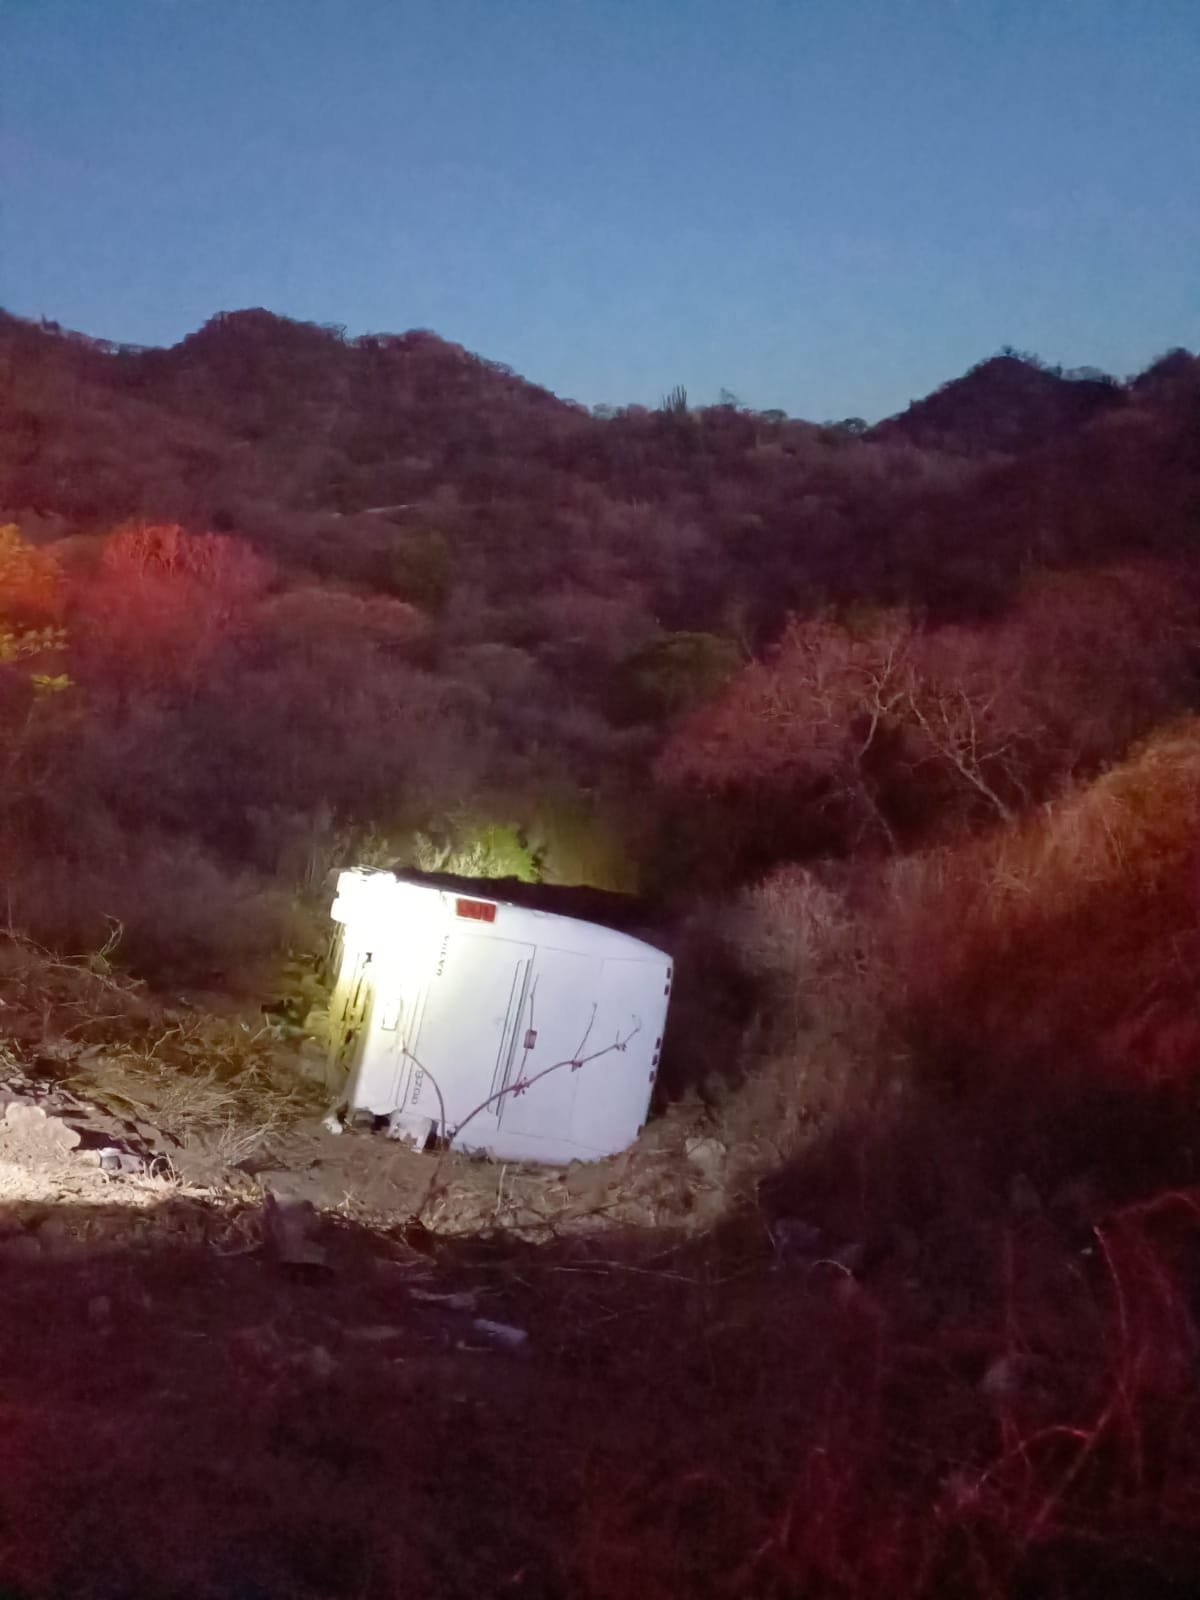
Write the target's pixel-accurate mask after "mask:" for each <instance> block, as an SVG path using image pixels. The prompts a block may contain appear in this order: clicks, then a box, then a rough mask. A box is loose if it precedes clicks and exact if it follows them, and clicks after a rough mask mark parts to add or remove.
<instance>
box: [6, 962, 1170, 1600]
mask: <svg viewBox="0 0 1200 1600" xmlns="http://www.w3.org/2000/svg"><path fill="white" fill-rule="evenodd" d="M303 1066H304V1056H303V1044H302V1041H301V1040H300V1039H299V1038H298V1037H297V1036H296V1035H295V1034H294V1032H289V1031H288V1030H286V1029H280V1028H279V1027H276V1026H273V1025H269V1024H268V1023H267V1022H265V1021H264V1019H263V1018H262V1017H261V1016H256V1015H254V1014H252V1013H249V1014H247V1013H241V1012H238V1011H237V1010H236V1009H229V1010H227V1011H226V1012H224V1013H222V1014H218V1013H217V1012H216V1011H215V1010H214V1009H212V1008H211V1007H209V1006H205V1005H202V1004H199V1003H197V1002H196V1000H195V999H194V998H193V999H192V1000H188V1001H183V1000H177V1001H175V1002H172V1003H170V1004H168V1003H167V1002H166V1001H164V1000H162V999H161V998H159V999H152V998H151V997H149V996H148V995H147V994H146V993H145V992H144V991H142V990H141V989H139V988H138V987H137V986H134V985H130V984H128V983H127V982H125V981H124V980H122V979H120V978H118V977H117V976H115V975H114V974H112V973H111V972H109V971H107V970H105V969H100V970H92V969H89V968H82V967H78V966H71V965H70V964H64V963H59V962H53V961H50V960H49V959H48V958H46V957H45V956H44V954H42V953H40V952H36V951H33V950H31V949H30V948H28V947H26V946H21V945H18V944H14V943H12V942H11V941H10V942H9V943H8V944H7V945H5V944H4V943H3V942H2V941H0V1287H2V1290H3V1293H2V1297H0V1425H2V1429H3V1432H2V1434H0V1439H2V1441H3V1443H2V1445H0V1597H2V1600H41V1597H47V1596H49V1597H58V1596H63V1597H78V1600H275V1597H278V1596H286V1597H289V1600H292V1597H294V1600H343V1597H345V1600H395V1597H397V1596H404V1597H410V1596H411V1597H413V1600H458V1597H462V1600H467V1597H471V1600H483V1597H493V1596H496V1597H505V1596H511V1597H515V1600H626V1597H634V1600H758V1597H762V1600H826V1597H828V1600H866V1597H868V1596H870V1597H872V1600H874V1597H876V1596H885V1595H886V1596H895V1597H897V1600H918V1597H921V1600H957V1597H960V1596H961V1597H962V1600H975V1597H979V1600H1003V1597H1008V1596H1013V1597H1019V1600H1074V1597H1076V1596H1078V1597H1083V1596H1087V1597H1088V1600H1118V1597H1120V1600H1125V1597H1128V1596H1132V1595H1137V1596H1138V1597H1139V1600H1141V1597H1148V1600H1184V1597H1186V1596H1192V1595H1194V1594H1196V1593H1198V1592H1200V1510H1198V1509H1197V1501H1196V1493H1195V1488H1194V1485H1195V1484H1196V1483H1197V1482H1200V1444H1198V1443H1197V1441H1198V1440H1200V1398H1198V1392H1197V1388H1196V1382H1195V1373H1196V1371H1197V1370H1198V1368H1197V1361H1198V1360H1200V1354H1198V1352H1200V1338H1198V1336H1197V1335H1196V1331H1195V1329H1196V1319H1195V1317H1194V1315H1193V1312H1192V1310H1191V1309H1190V1302H1188V1301H1187V1300H1186V1299H1185V1298H1183V1296H1185V1295H1186V1294H1189V1293H1192V1292H1193V1287H1194V1285H1193V1279H1194V1278H1195V1274H1194V1273H1193V1272H1192V1268H1191V1265H1190V1262H1191V1260H1192V1257H1191V1256H1190V1255H1189V1254H1188V1252H1189V1251H1190V1250H1191V1249H1192V1245H1193V1243H1194V1233H1195V1228H1194V1223H1195V1212H1196V1209H1197V1207H1200V1199H1197V1200H1196V1204H1195V1206H1193V1205H1192V1202H1191V1201H1190V1200H1189V1199H1188V1197H1187V1196H1186V1195H1184V1196H1175V1195H1166V1196H1164V1197H1162V1199H1161V1201H1156V1202H1155V1204H1154V1206H1153V1207H1150V1208H1146V1207H1135V1208H1126V1209H1125V1210H1124V1211H1112V1210H1111V1208H1110V1210H1109V1211H1108V1212H1106V1211H1105V1202H1104V1200H1103V1197H1102V1196H1099V1195H1095V1194H1093V1193H1091V1192H1090V1191H1088V1190H1087V1188H1086V1186H1075V1187H1074V1188H1070V1189H1068V1190H1064V1194H1063V1196H1062V1197H1059V1198H1058V1199H1055V1198H1053V1197H1045V1196H1039V1195H1038V1194H1037V1193H1036V1190H1035V1186H1034V1185H1032V1184H1031V1183H1029V1182H1028V1180H1026V1181H1025V1183H1024V1184H1023V1185H1016V1186H1010V1185H1007V1184H1004V1185H1001V1186H996V1185H992V1186H991V1187H990V1188H989V1187H987V1183H986V1181H985V1179H986V1175H984V1176H981V1177H979V1183H980V1184H982V1185H983V1187H977V1188H976V1189H975V1190H974V1191H972V1198H971V1201H970V1206H969V1208H967V1207H965V1206H963V1205H962V1204H960V1203H958V1201H956V1200H955V1193H958V1194H959V1195H960V1197H961V1194H962V1193H963V1192H965V1191H954V1189H953V1185H951V1187H950V1190H949V1191H948V1193H949V1195H950V1203H949V1204H947V1203H945V1202H944V1201H943V1200H942V1199H938V1198H937V1197H936V1196H935V1197H934V1202H932V1203H931V1204H930V1205H929V1206H928V1207H926V1209H925V1210H924V1211H923V1212H921V1213H914V1214H913V1215H912V1216H911V1217H909V1218H908V1219H907V1221H906V1222H905V1224H904V1225H903V1226H901V1225H899V1224H898V1223H897V1222H896V1220H895V1218H894V1217H893V1216H892V1215H891V1214H890V1213H889V1211H888V1209H887V1207H885V1208H884V1210H883V1212H882V1213H880V1214H879V1216H877V1218H876V1224H877V1225H876V1226H875V1229H874V1232H872V1231H870V1229H869V1228H865V1227H864V1224H866V1223H867V1222H868V1221H869V1217H868V1213H867V1211H866V1210H864V1208H863V1206H862V1205H861V1203H860V1202H861V1200H862V1196H863V1194H864V1193H865V1190H864V1187H863V1174H864V1172H865V1171H867V1170H868V1169H867V1167H866V1166H865V1165H864V1160H865V1157H864V1150H863V1147H861V1146H855V1147H847V1148H843V1147H842V1146H841V1145H839V1144H838V1143H837V1141H836V1140H835V1141H833V1142H832V1143H831V1144H830V1145H829V1146H828V1148H827V1149H826V1150H825V1151H824V1153H823V1154H822V1152H821V1151H819V1150H817V1149H815V1148H814V1149H813V1150H811V1151H809V1152H807V1153H805V1154H804V1155H803V1157H802V1159H801V1161H800V1165H799V1167H798V1168H797V1169H796V1171H794V1172H793V1173H792V1174H791V1175H789V1174H787V1173H777V1174H776V1175H775V1180H774V1182H773V1184H769V1185H757V1186H756V1185H755V1184H754V1183H752V1182H751V1180H750V1169H749V1168H747V1169H746V1170H745V1171H743V1170H741V1169H739V1166H738V1160H739V1157H740V1155H741V1154H742V1152H738V1151H731V1150H729V1149H727V1148H726V1147H725V1145H724V1144H723V1143H722V1141H721V1139H720V1138H719V1137H717V1136H716V1132H715V1130H714V1129H713V1128H711V1127H706V1126H705V1125H704V1123H703V1119H702V1118H701V1117H700V1115H699V1113H698V1112H697V1111H696V1110H695V1109H691V1110H689V1109H686V1108H678V1107H677V1108H676V1109H674V1110H673V1111H671V1112H669V1113H667V1114H665V1115H662V1116H660V1117H658V1118H657V1119H656V1120H655V1121H653V1122H652V1123H651V1124H650V1125H649V1126H648V1127H647V1129H646V1130H645V1131H644V1133H643V1135H642V1137H641V1138H640V1139H639V1141H638V1143H637V1145H636V1146H635V1147H634V1148H633V1149H632V1150H631V1151H629V1152H627V1153H626V1154H625V1155H623V1156H621V1157H618V1158H615V1159H613V1160H611V1161H607V1162H601V1163H596V1164H594V1165H588V1166H582V1165H580V1166H574V1167H569V1168H567V1169H564V1170H548V1169H538V1168H533V1167H524V1166H517V1165H513V1164H497V1163H490V1162H478V1161H472V1160H468V1159H466V1158H462V1157H459V1156H446V1157H441V1156H438V1155H435V1154H416V1153H414V1152H412V1151H409V1150H406V1149H404V1148H403V1147H400V1146H397V1145H396V1144H394V1143H391V1142H389V1141H388V1140H386V1139H384V1138H383V1137H382V1136H380V1135H377V1134H374V1133H366V1132H363V1133H351V1132H346V1133H343V1134H341V1135H333V1134H331V1133H329V1132H328V1131H327V1130H326V1129H324V1128H323V1127H322V1125H321V1113H322V1111H323V1110H324V1105H323V1091H320V1090H318V1088H317V1087H315V1086H314V1085H313V1084H311V1083H309V1082H307V1081H306V1080H305V1078H304V1075H303V1070H302V1069H303ZM972 1148H973V1147H972ZM927 1149H928V1145H927V1142H926V1140H925V1136H924V1135H922V1137H921V1139H920V1140H918V1142H917V1143H916V1144H914V1145H911V1146H910V1145H907V1144H903V1143H901V1144H897V1145H895V1146H894V1148H893V1149H892V1150H891V1151H890V1152H889V1151H888V1150H887V1149H886V1148H884V1147H883V1146H882V1145H880V1146H878V1147H877V1148H876V1149H875V1150H874V1152H873V1153H872V1155H871V1164H872V1169H873V1170H879V1171H883V1170H885V1169H887V1168H888V1166H889V1164H890V1165H891V1167H893V1168H894V1169H895V1170H897V1171H898V1172H900V1173H903V1172H905V1171H908V1170H910V1169H911V1168H912V1166H913V1162H914V1159H916V1160H917V1161H918V1162H919V1161H920V1160H921V1159H922V1158H923V1155H924V1153H925V1152H926V1151H927ZM848 1158H849V1159H848ZM934 1172H935V1169H933V1168H931V1169H930V1171H929V1173H928V1174H927V1176H929V1177H932V1176H933V1175H934ZM922 1187H924V1188H928V1187H929V1185H928V1183H926V1184H924V1185H923V1186H922ZM772 1194H773V1195H774V1196H775V1198H774V1199H773V1200H772V1199H771V1198H770V1196H771V1195H772ZM1190 1285H1191V1286H1192V1287H1189V1286H1190Z"/></svg>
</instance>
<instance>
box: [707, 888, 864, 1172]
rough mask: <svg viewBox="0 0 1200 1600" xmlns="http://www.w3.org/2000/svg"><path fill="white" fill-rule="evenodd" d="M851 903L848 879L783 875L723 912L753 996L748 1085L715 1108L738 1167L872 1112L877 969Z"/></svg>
mask: <svg viewBox="0 0 1200 1600" xmlns="http://www.w3.org/2000/svg"><path fill="white" fill-rule="evenodd" d="M856 900H857V897H856V895H855V893H854V887H853V877H852V874H850V873H849V872H847V871H843V870H840V869H832V868H826V869H824V870H821V871H817V870H813V869H811V868H808V867H802V866H798V865H790V866H785V867H781V868H778V869H777V870H776V871H774V872H772V873H771V874H769V876H767V877H766V878H764V879H763V880H762V881H761V882H760V883H758V884H756V885H754V886H753V887H752V888H749V889H746V890H744V891H743V892H742V893H741V895H739V896H738V898H737V899H736V900H735V901H734V902H733V904H732V905H731V906H729V907H726V908H724V909H723V910H722V911H721V912H720V913H719V919H720V923H721V927H722V934H723V937H724V939H725V940H726V941H727V949H728V950H729V951H731V952H734V951H735V952H736V961H737V964H738V967H739V970H740V972H741V973H742V975H743V981H744V982H745V984H746V985H747V986H748V988H749V990H750V992H751V993H752V994H753V995H754V997H755V1010H754V1017H753V1021H752V1022H751V1024H750V1025H749V1026H748V1027H746V1028H744V1030H743V1033H742V1039H741V1052H742V1058H743V1059H742V1065H743V1066H744V1068H746V1075H745V1079H744V1081H743V1082H742V1083H741V1084H740V1085H739V1086H738V1088H737V1090H736V1092H735V1093H734V1094H733V1095H731V1096H730V1097H728V1098H727V1100H726V1102H725V1104H724V1106H723V1109H722V1126H723V1132H724V1135H725V1137H726V1138H727V1139H728V1140H729V1141H730V1142H731V1143H732V1144H734V1145H736V1146H737V1147H738V1150H739V1154H740V1156H741V1159H742V1162H743V1163H748V1164H750V1165H754V1164H755V1163H756V1162H761V1160H762V1158H763V1157H764V1155H766V1154H767V1153H768V1151H769V1155H770V1157H772V1158H774V1159H779V1158H781V1157H783V1156H785V1155H787V1154H788V1153H790V1151H791V1149H792V1148H793V1147H794V1145H795V1143H796V1141H797V1139H798V1138H799V1137H800V1136H801V1135H802V1134H804V1133H806V1132H808V1131H810V1130H811V1129H812V1127H813V1126H814V1125H815V1124H818V1123H820V1122H822V1121H824V1120H825V1119H826V1118H828V1117H830V1116H842V1117H844V1116H847V1115H850V1114H851V1113H856V1112H860V1111H862V1110H863V1109H864V1108H865V1107H867V1106H869V1105H873V1104H874V1103H875V1101H876V1098H877V1096H878V1094H879V1092H880V1088H881V1085H882V1084H883V1082H884V1081H885V1078H886V1076H887V1074H886V1066H887V1062H888V1056H887V1052H886V1051H885V1050H884V1049H883V1048H882V1046H881V1029H882V1025H883V1002H884V998H885V996H884V991H883V986H882V984H881V981H880V979H881V968H880V964H879V962H878V959H877V955H876V952H875V950H874V930H873V928H872V927H871V925H870V923H869V922H868V921H867V920H866V919H865V918H864V916H863V915H862V913H861V910H860V909H859V907H858V905H857V903H856ZM681 965H682V962H681Z"/></svg>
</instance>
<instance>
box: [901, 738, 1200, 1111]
mask: <svg viewBox="0 0 1200 1600" xmlns="http://www.w3.org/2000/svg"><path fill="white" fill-rule="evenodd" d="M1198 839H1200V722H1197V721H1194V720H1189V721H1187V722H1185V723H1182V724H1179V725H1176V726H1175V727H1173V728H1172V729H1170V730H1168V731H1165V732H1164V733H1162V734H1160V735H1158V736H1156V738H1155V739H1153V740H1152V741H1150V742H1149V743H1148V744H1147V745H1145V746H1144V747H1143V748H1142V749H1141V750H1140V751H1138V752H1137V753H1136V754H1134V755H1133V756H1132V757H1131V758H1130V760H1129V761H1127V762H1125V763H1124V764H1122V765H1121V766H1118V767H1116V768H1114V769H1112V770H1111V771H1109V772H1108V773H1106V774H1105V775H1104V776H1102V777H1101V778H1099V779H1098V780H1097V781H1096V782H1094V783H1093V784H1091V785H1089V786H1087V787H1076V788H1074V789H1072V790H1071V791H1069V792H1068V793H1066V794H1065V795H1064V796H1063V797H1062V798H1060V799H1059V800H1057V801H1055V802H1053V803H1052V804H1049V805H1047V806H1045V807H1043V808H1041V809H1040V810H1039V811H1037V812H1036V813H1034V814H1032V815H1031V816H1030V817H1028V818H1027V819H1026V820H1024V821H1023V822H1022V823H1020V824H1019V825H1017V826H1015V827H1013V828H1011V829H1004V830H1002V831H999V832H997V833H995V834H993V835H991V836H990V837H987V838H984V839H981V840H977V841H975V842H973V843H967V844H961V845H957V846H953V847H946V848H942V849H938V850H934V851H930V852H925V853H922V854H919V855H914V856H910V857H908V858H905V859H900V860H896V861H894V862H892V863H891V864H890V865H889V867H888V869H887V872H886V875H885V879H884V883H883V886H882V895H881V901H882V904H881V909H880V914H879V937H880V947H881V951H882V957H883V960H884V962H885V964H886V965H887V967H888V968H889V969H890V971H891V972H892V974H893V975H894V978H895V981H896V986H897V994H898V1007H899V1016H900V1020H901V1021H902V1023H903V1026H904V1029H905V1032H906V1035H907V1037H908V1040H909V1042H910V1043H911V1044H913V1045H914V1046H915V1047H917V1048H918V1049H919V1050H920V1051H921V1052H922V1053H923V1054H925V1055H926V1056H928V1057H929V1058H931V1059H933V1060H936V1061H938V1062H940V1063H941V1064H942V1065H944V1066H948V1067H952V1068H955V1069H957V1070H959V1071H960V1072H963V1073H969V1072H971V1071H973V1070H975V1069H976V1068H977V1067H979V1066H980V1065H981V1064H982V1063H984V1062H986V1063H987V1064H989V1065H990V1066H992V1067H997V1066H1001V1065H1004V1064H1009V1065H1013V1066H1016V1065H1025V1066H1028V1065H1029V1064H1031V1063H1033V1062H1037V1063H1040V1064H1042V1065H1043V1066H1046V1067H1049V1066H1051V1065H1052V1066H1053V1069H1054V1072H1055V1074H1056V1075H1059V1076H1065V1077H1070V1076H1072V1075H1073V1074H1074V1073H1076V1072H1077V1071H1078V1070H1081V1069H1085V1068H1086V1071H1087V1075H1088V1076H1090V1077H1091V1078H1092V1079H1093V1080H1095V1078H1096V1077H1097V1075H1099V1076H1100V1077H1102V1078H1106V1079H1108V1080H1109V1081H1112V1082H1114V1083H1121V1082H1129V1081H1131V1080H1133V1081H1138V1082H1142V1083H1147V1082H1150V1083H1162V1082H1166V1081H1170V1080H1172V1079H1177V1078H1179V1077H1180V1076H1181V1075H1183V1074H1185V1073H1187V1072H1188V1071H1189V1070H1191V1069H1193V1068H1195V1067H1197V1066H1200V1011H1198V1010H1197V1007H1196V1002H1195V999H1194V996H1195V993H1196V988H1197V980H1198V979H1200V928H1198V923H1197V899H1196V889H1197V884H1196V850H1197V840H1198Z"/></svg>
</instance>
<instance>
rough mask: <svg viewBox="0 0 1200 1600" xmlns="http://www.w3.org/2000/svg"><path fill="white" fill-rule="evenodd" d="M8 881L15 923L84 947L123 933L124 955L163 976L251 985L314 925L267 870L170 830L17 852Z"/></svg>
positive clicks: (61, 947)
mask: <svg viewBox="0 0 1200 1600" xmlns="http://www.w3.org/2000/svg"><path fill="white" fill-rule="evenodd" d="M93 842H94V843H98V842H99V841H93ZM7 890H8V917H9V922H10V924H11V925H12V926H13V927H14V928H18V929H20V930H21V931H22V932H24V933H27V934H29V935H30V936H31V937H32V938H34V939H36V940H37V941H38V942H39V943H40V944H43V945H45V946H47V947H48V948H50V949H53V950H57V951H61V952H65V953H68V954H80V953H83V952H87V951H92V950H98V949H99V948H101V947H102V946H104V945H106V944H108V943H109V942H110V941H111V940H112V939H113V936H114V934H115V935H116V936H117V943H116V958H117V959H118V960H119V961H121V962H122V963H123V964H124V965H127V966H129V967H131V968H132V969H133V970H134V971H136V972H138V973H139V974H140V975H141V976H143V977H147V978H150V979H151V980H153V981H156V982H160V983H191V984H205V985H207V984H214V983H220V984H223V985H225V986H227V987H230V988H232V989H233V990H235V991H242V992H246V991H248V990H252V989H253V988H254V987H255V985H256V983H257V982H261V979H262V976H263V968H264V964H266V963H268V962H271V961H273V960H274V959H276V958H277V957H278V956H279V954H280V953H281V952H282V951H283V950H284V949H285V948H286V947H287V946H288V945H289V944H291V943H294V942H297V941H299V940H302V939H303V938H304V937H305V936H306V934H307V932H308V930H307V928H306V927H305V925H304V919H303V916H302V913H301V912H300V910H299V908H298V907H297V904H296V902H295V901H294V900H293V898H292V897H291V896H289V895H287V894H286V893H284V892H283V891H282V890H281V889H279V888H278V887H276V886H274V885H272V884H271V883H270V882H269V881H268V880H266V879H263V878H261V877H258V876H257V875H255V874H252V873H248V872H239V871H235V870H232V869H231V868H229V867H227V866H226V865H224V864H222V863H220V862H218V861H217V860H215V859H214V858H213V857H212V856H210V855H207V854H206V853H205V852H204V851H203V850H202V849H201V848H200V846H198V845H196V844H195V843H193V842H190V841H187V840H183V841H178V840H175V839H171V838H169V837H165V836H163V837H155V836H153V835H152V836H151V837H149V838H146V839H140V840H134V839H130V838H127V837H123V836H121V835H119V834H117V835H114V836H111V837H109V838H107V839H106V840H105V843H104V848H103V849H98V850H96V851H95V852H94V853H86V854H85V853H82V852H81V853H78V854H73V855H71V856H57V857H50V858H42V859H40V860H39V859H31V860H24V861H19V862H17V863H15V864H14V866H13V867H12V868H11V869H10V872H9V875H8V885H7Z"/></svg>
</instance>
